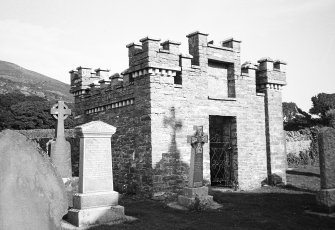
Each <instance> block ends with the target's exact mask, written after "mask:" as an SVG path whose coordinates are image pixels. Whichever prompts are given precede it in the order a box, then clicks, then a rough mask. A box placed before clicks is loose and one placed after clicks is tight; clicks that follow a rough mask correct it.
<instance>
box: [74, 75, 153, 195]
mask: <svg viewBox="0 0 335 230" xmlns="http://www.w3.org/2000/svg"><path fill="white" fill-rule="evenodd" d="M130 74H133V73H129V74H127V75H128V76H127V80H124V81H119V82H117V83H116V85H114V84H113V83H111V84H110V85H108V86H106V87H104V88H97V87H94V88H91V89H90V90H89V91H86V92H85V94H82V95H78V96H76V97H75V103H76V107H75V111H74V112H75V116H76V123H77V125H79V124H83V123H86V122H89V121H92V120H101V121H104V122H106V123H108V124H110V125H113V126H115V127H117V129H116V133H115V134H114V135H113V136H112V140H111V144H112V155H113V156H112V157H113V158H112V159H113V177H114V187H115V189H116V190H117V191H120V192H130V193H132V192H140V193H143V194H150V193H151V191H152V180H153V178H152V165H151V137H150V134H151V125H150V123H151V117H150V93H149V92H150V91H149V90H150V89H149V79H148V78H147V77H145V76H144V75H141V76H137V77H136V78H135V80H134V81H129V75H130Z"/></svg>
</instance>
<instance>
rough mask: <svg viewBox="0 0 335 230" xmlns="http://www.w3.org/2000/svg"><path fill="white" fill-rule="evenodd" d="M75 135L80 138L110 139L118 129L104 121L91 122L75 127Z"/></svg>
mask: <svg viewBox="0 0 335 230" xmlns="http://www.w3.org/2000/svg"><path fill="white" fill-rule="evenodd" d="M74 130H75V133H76V135H78V136H79V137H107V138H110V137H111V136H112V135H113V134H114V133H115V132H116V128H115V127H114V126H112V125H109V124H107V123H105V122H102V121H91V122H88V123H86V124H83V125H80V126H77V127H75V129H74Z"/></svg>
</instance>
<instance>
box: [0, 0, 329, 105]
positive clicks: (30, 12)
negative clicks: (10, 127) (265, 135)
mask: <svg viewBox="0 0 335 230" xmlns="http://www.w3.org/2000/svg"><path fill="white" fill-rule="evenodd" d="M0 9H1V14H0V60H3V61H9V62H13V63H16V64H18V65H20V66H22V67H25V68H28V69H30V70H34V71H36V72H39V73H42V74H45V75H47V76H49V77H52V78H55V79H58V80H60V81H63V82H66V83H69V74H68V71H69V70H71V69H74V68H76V67H77V66H79V65H81V66H85V67H92V68H98V67H100V68H108V69H111V70H112V72H122V71H123V70H124V69H126V68H127V65H128V56H127V55H128V53H127V48H126V45H127V44H128V43H130V42H133V41H138V40H139V39H141V38H143V37H145V36H147V35H150V36H153V37H158V38H161V39H162V40H165V39H171V40H175V41H180V42H182V51H183V52H187V38H186V37H185V36H186V35H187V34H188V33H190V32H193V31H195V30H199V31H201V32H204V33H209V40H214V41H220V40H224V39H225V38H228V37H234V38H236V39H240V40H242V44H241V45H242V52H241V58H242V61H243V62H244V61H248V60H250V61H252V62H256V61H257V60H258V59H260V58H261V57H271V58H274V59H282V60H285V61H287V62H288V67H287V69H288V70H287V81H288V85H287V86H286V87H285V88H284V91H283V97H284V98H283V100H284V101H293V102H296V103H297V104H298V106H300V107H302V108H303V109H305V110H308V109H309V108H310V107H311V102H310V98H311V97H312V96H314V95H316V94H317V93H320V92H326V93H335V70H333V68H334V67H335V65H334V64H335V0H274V1H270V0H244V1H243V0H238V1H237V0H234V1H231V0H229V1H225V0H217V1H214V0H213V1H212V0H205V1H202V0H190V1H186V0H173V1H168V0H156V1H154V0H141V1H139V0H137V1H136V0H133V1H129V0H118V1H112V0H94V1H93V0H91V1H89V0H53V1H51V0H1V1H0Z"/></svg>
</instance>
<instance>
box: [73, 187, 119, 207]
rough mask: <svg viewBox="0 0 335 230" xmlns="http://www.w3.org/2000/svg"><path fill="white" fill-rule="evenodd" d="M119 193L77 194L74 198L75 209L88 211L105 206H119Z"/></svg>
mask: <svg viewBox="0 0 335 230" xmlns="http://www.w3.org/2000/svg"><path fill="white" fill-rule="evenodd" d="M118 200H119V193H118V192H115V191H110V192H94V193H85V194H84V193H76V194H75V195H74V196H73V208H75V209H87V208H96V207H103V206H115V205H118Z"/></svg>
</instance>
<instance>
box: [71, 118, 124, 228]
mask: <svg viewBox="0 0 335 230" xmlns="http://www.w3.org/2000/svg"><path fill="white" fill-rule="evenodd" d="M115 130H116V129H115V127H113V126H111V125H109V124H106V123H104V122H102V121H92V122H89V123H86V124H83V125H81V126H78V127H76V128H75V132H76V135H77V136H79V137H80V165H79V193H77V194H75V195H74V197H73V208H72V209H70V211H69V212H68V222H69V223H71V224H73V225H75V226H77V227H84V226H90V225H96V224H104V223H109V222H113V221H116V220H122V219H124V218H125V216H124V208H123V207H122V206H120V205H118V198H119V194H118V192H115V191H114V188H113V170H112V150H111V137H112V135H113V134H114V133H115Z"/></svg>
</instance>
